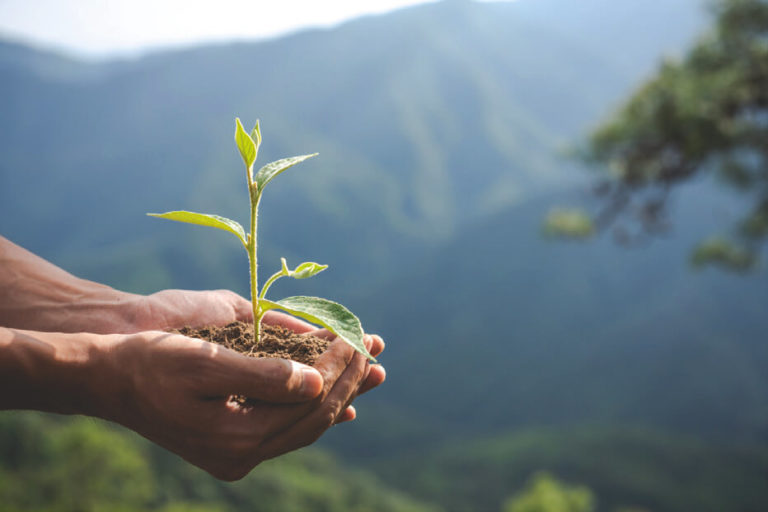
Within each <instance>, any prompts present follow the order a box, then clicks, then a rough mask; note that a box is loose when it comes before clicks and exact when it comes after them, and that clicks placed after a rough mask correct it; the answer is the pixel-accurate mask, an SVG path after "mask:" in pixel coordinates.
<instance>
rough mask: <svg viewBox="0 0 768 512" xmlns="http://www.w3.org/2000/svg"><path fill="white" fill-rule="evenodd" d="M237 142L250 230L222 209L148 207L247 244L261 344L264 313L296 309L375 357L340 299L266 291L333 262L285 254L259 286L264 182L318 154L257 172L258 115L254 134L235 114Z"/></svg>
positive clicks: (255, 324)
mask: <svg viewBox="0 0 768 512" xmlns="http://www.w3.org/2000/svg"><path fill="white" fill-rule="evenodd" d="M235 143H236V144H237V148H238V150H239V151H240V156H242V157H243V163H244V164H245V175H246V178H247V181H248V195H249V197H250V220H251V231H250V233H246V232H245V230H244V229H243V227H242V226H241V225H240V223H238V222H237V221H234V220H231V219H227V218H225V217H220V216H218V215H210V214H205V213H194V212H187V211H173V212H166V213H149V214H147V215H150V216H152V217H159V218H161V219H169V220H175V221H178V222H187V223H190V224H198V225H201V226H209V227H213V228H218V229H221V230H223V231H227V232H229V233H231V234H233V235H235V236H236V237H237V239H238V240H240V243H242V244H243V247H245V250H246V252H247V253H248V263H249V269H250V274H251V279H250V288H251V304H252V307H253V337H254V342H255V343H256V344H257V345H258V343H259V340H260V332H261V320H262V318H263V317H264V314H265V313H266V312H267V311H269V310H270V309H282V310H283V311H287V312H288V313H291V314H292V315H296V316H299V317H301V318H304V319H305V320H309V321H310V322H313V323H316V324H320V325H322V326H323V327H325V328H327V329H328V330H329V331H331V332H332V333H334V334H336V335H337V336H339V337H340V338H341V339H343V340H344V341H346V342H347V343H349V344H350V345H351V346H352V347H353V348H354V349H355V350H357V351H358V352H360V353H361V354H363V355H364V356H366V357H368V358H369V359H371V360H374V361H375V359H374V358H373V357H372V356H371V355H370V354H369V353H368V350H367V349H366V348H365V343H364V342H363V328H362V326H361V325H360V320H359V319H358V318H357V317H356V316H355V315H353V314H352V313H351V312H350V311H349V310H348V309H347V308H345V307H344V306H342V305H341V304H338V303H336V302H333V301H330V300H328V299H321V298H319V297H305V296H298V297H288V298H286V299H283V300H280V301H277V302H273V301H270V300H267V299H266V298H265V295H266V293H267V290H268V289H269V287H270V286H272V283H274V282H275V281H277V280H278V279H279V278H281V277H293V278H294V279H306V278H308V277H312V276H314V275H316V274H318V273H319V272H322V271H323V270H325V269H326V268H328V265H319V264H317V263H314V262H304V263H301V264H300V265H299V266H297V267H296V268H295V269H294V270H290V269H289V268H288V264H287V263H286V261H285V258H281V262H282V268H281V269H280V270H279V271H278V272H276V273H275V274H273V275H272V276H271V277H270V278H269V279H268V280H267V281H266V282H265V283H264V286H263V288H262V289H261V292H259V285H258V260H257V255H258V253H257V241H256V239H257V230H256V228H257V226H258V209H259V203H260V202H261V195H262V193H263V192H264V187H266V186H267V184H268V183H269V182H270V181H272V180H273V179H274V178H275V177H276V176H277V175H278V174H280V173H282V172H284V171H286V170H287V169H289V168H291V167H293V166H294V165H296V164H299V163H301V162H303V161H305V160H307V159H309V158H312V157H314V156H316V155H317V153H314V154H312V155H302V156H294V157H291V158H283V159H281V160H277V161H275V162H272V163H269V164H267V165H265V166H264V167H262V168H261V169H259V171H258V172H257V173H256V174H254V173H253V164H254V163H255V162H256V158H257V157H258V154H259V146H261V127H260V126H259V122H258V121H256V126H254V128H253V130H252V131H251V133H250V134H248V133H246V132H245V130H244V129H243V125H242V123H241V122H240V119H236V120H235Z"/></svg>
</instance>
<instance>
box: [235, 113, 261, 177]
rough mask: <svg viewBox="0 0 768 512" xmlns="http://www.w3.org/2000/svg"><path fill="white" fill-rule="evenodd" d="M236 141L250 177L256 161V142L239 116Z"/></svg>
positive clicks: (236, 126)
mask: <svg viewBox="0 0 768 512" xmlns="http://www.w3.org/2000/svg"><path fill="white" fill-rule="evenodd" d="M235 143H236V144H237V149H239V150H240V156H242V157H243V162H245V166H246V167H247V168H248V176H249V177H250V176H252V173H253V163H254V162H255V161H256V143H255V142H254V141H253V139H252V138H251V136H250V135H248V134H247V133H246V131H245V129H244V128H243V123H241V122H240V118H239V117H238V118H236V119H235Z"/></svg>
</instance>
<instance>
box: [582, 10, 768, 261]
mask: <svg viewBox="0 0 768 512" xmlns="http://www.w3.org/2000/svg"><path fill="white" fill-rule="evenodd" d="M714 13H715V16H716V22H715V26H714V28H713V29H712V30H711V31H710V32H709V33H708V34H707V35H706V36H705V37H704V38H702V39H701V40H700V41H699V42H698V44H696V45H695V46H694V47H693V48H692V49H691V50H690V51H689V52H688V54H687V55H686V56H685V57H684V58H683V59H682V60H681V61H679V62H670V61H668V62H665V63H664V64H663V65H662V66H661V68H660V69H659V70H658V72H657V75H656V76H655V77H654V78H653V79H651V80H650V81H649V82H648V83H646V84H645V85H644V86H643V87H642V88H640V90H638V91H637V92H636V93H635V94H634V95H633V96H632V97H631V98H630V99H629V101H628V102H627V103H626V104H625V105H624V106H623V108H621V110H619V111H618V113H617V114H616V115H615V116H614V117H613V118H612V119H610V120H609V121H608V122H607V123H605V124H604V125H602V126H601V127H600V128H598V130H596V131H595V132H594V133H593V134H592V135H591V138H590V140H589V142H588V144H587V147H586V148H585V153H584V156H585V158H586V159H587V160H588V161H589V162H591V163H593V164H596V165H600V166H601V167H602V168H603V169H606V174H607V178H606V179H605V180H604V182H603V183H601V184H600V185H599V186H598V187H597V193H598V195H599V196H600V197H601V198H602V200H601V202H600V205H601V208H600V211H598V213H597V214H596V215H595V216H594V219H593V220H594V224H595V226H596V227H597V228H598V229H603V228H605V227H606V226H608V225H611V226H613V227H614V229H615V233H616V234H617V236H618V238H619V240H620V241H623V242H631V241H633V240H634V239H636V238H637V237H638V236H639V237H645V236H647V235H649V234H650V235H653V234H654V233H658V232H660V231H663V230H664V229H665V228H666V227H667V225H668V219H667V204H668V201H667V199H668V196H669V193H670V191H671V190H672V189H673V188H675V187H677V186H678V185H680V184H682V183H684V182H687V181H690V180H691V179H692V178H694V177H696V176H703V175H705V174H713V175H715V176H717V177H718V178H719V179H720V180H721V181H722V182H724V183H726V184H728V185H729V186H731V187H733V188H735V189H737V190H739V191H740V192H741V193H742V194H743V195H744V197H745V198H746V199H747V201H748V203H747V204H749V205H750V209H749V211H748V213H747V214H746V215H745V216H744V218H743V219H742V220H741V221H740V223H739V224H738V225H737V226H734V227H733V229H732V231H731V233H729V235H728V237H727V238H724V237H717V238H713V239H711V240H708V241H706V242H704V243H703V244H702V245H701V246H699V247H698V249H696V251H695V252H694V254H693V256H692V261H693V263H694V264H706V263H719V264H723V265H726V266H729V267H731V268H735V269H741V270H743V269H748V268H750V267H751V266H752V265H753V264H754V262H755V255H756V253H757V251H758V250H759V249H760V247H761V244H763V243H764V242H765V240H766V239H767V238H768V0H720V1H719V2H718V3H717V4H715V6H714ZM628 225H629V226H632V227H633V228H634V229H632V230H628V229H627V226H628ZM638 226H639V229H637V227H638Z"/></svg>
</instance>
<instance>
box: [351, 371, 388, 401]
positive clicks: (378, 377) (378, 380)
mask: <svg viewBox="0 0 768 512" xmlns="http://www.w3.org/2000/svg"><path fill="white" fill-rule="evenodd" d="M369 368H370V371H369V372H368V376H367V377H366V378H365V380H364V381H363V383H362V384H361V385H360V390H359V391H358V392H357V394H358V396H359V395H362V394H363V393H367V392H368V391H370V390H372V389H373V388H375V387H376V386H380V385H381V384H382V383H383V382H384V381H385V380H386V379H387V372H386V370H385V369H384V367H383V366H381V365H379V364H372V365H370V366H369Z"/></svg>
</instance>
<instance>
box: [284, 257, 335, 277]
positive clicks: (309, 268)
mask: <svg viewBox="0 0 768 512" xmlns="http://www.w3.org/2000/svg"><path fill="white" fill-rule="evenodd" d="M327 268H328V265H320V264H319V263H315V262H314V261H305V262H304V263H302V264H301V265H299V266H298V267H296V269H295V270H292V271H291V272H290V273H289V274H288V275H290V276H291V277H293V278H294V279H306V278H308V277H312V276H314V275H316V274H319V273H320V272H322V271H323V270H325V269H327Z"/></svg>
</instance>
